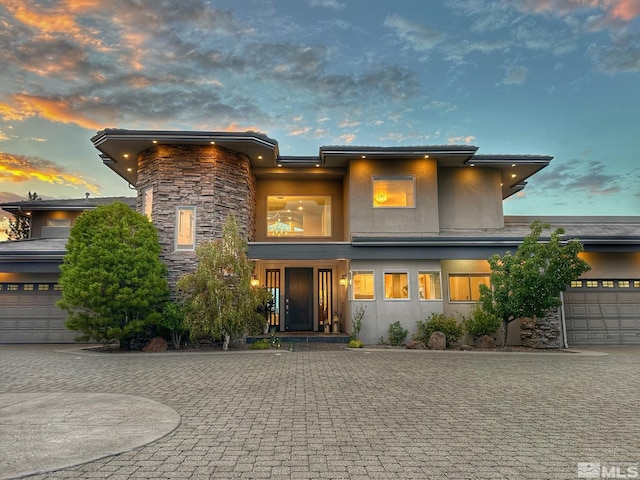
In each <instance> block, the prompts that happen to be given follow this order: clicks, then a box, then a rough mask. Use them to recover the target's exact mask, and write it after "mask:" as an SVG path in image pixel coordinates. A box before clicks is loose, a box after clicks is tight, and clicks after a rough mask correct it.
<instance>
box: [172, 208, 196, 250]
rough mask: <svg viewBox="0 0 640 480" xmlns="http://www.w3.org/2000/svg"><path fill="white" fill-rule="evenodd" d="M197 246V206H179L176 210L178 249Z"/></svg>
mask: <svg viewBox="0 0 640 480" xmlns="http://www.w3.org/2000/svg"><path fill="white" fill-rule="evenodd" d="M195 248H196V207H178V208H177V211H176V250H195Z"/></svg>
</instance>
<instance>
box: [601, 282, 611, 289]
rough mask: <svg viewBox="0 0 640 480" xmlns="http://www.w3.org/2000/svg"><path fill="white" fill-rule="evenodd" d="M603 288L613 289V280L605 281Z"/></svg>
mask: <svg viewBox="0 0 640 480" xmlns="http://www.w3.org/2000/svg"><path fill="white" fill-rule="evenodd" d="M602 286H603V287H604V288H613V280H603V281H602Z"/></svg>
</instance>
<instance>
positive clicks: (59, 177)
mask: <svg viewBox="0 0 640 480" xmlns="http://www.w3.org/2000/svg"><path fill="white" fill-rule="evenodd" d="M28 181H39V182H44V183H49V184H52V185H65V186H71V187H83V188H85V189H87V190H89V191H90V192H92V193H99V188H98V186H97V185H94V184H92V183H89V182H87V181H86V180H84V179H83V178H82V177H81V176H79V175H75V174H73V173H68V172H65V171H64V169H62V168H60V166H58V165H56V164H55V163H53V162H50V161H48V160H44V159H42V158H38V157H27V156H24V155H13V154H11V153H0V182H9V183H23V182H28Z"/></svg>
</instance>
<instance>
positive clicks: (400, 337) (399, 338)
mask: <svg viewBox="0 0 640 480" xmlns="http://www.w3.org/2000/svg"><path fill="white" fill-rule="evenodd" d="M387 333H388V334H389V343H390V344H391V345H393V346H394V347H397V346H400V345H402V344H403V343H404V340H405V339H406V338H407V335H409V330H405V329H404V328H402V325H401V324H400V321H399V320H398V321H395V322H393V323H392V324H391V325H389V330H387Z"/></svg>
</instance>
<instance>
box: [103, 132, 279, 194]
mask: <svg viewBox="0 0 640 480" xmlns="http://www.w3.org/2000/svg"><path fill="white" fill-rule="evenodd" d="M91 142H92V143H93V145H94V146H95V147H96V148H97V149H98V150H99V151H100V153H101V155H100V158H101V159H102V161H103V163H104V164H105V165H107V166H108V167H109V168H111V170H113V171H114V172H115V173H117V174H118V175H119V176H120V177H122V178H123V179H124V180H126V181H127V182H128V183H129V184H130V185H132V186H135V185H136V182H137V176H138V175H137V162H138V155H139V154H140V153H142V152H144V151H145V150H148V149H150V148H152V147H155V146H157V145H216V146H220V147H223V148H228V149H230V150H234V151H236V152H240V153H244V154H245V155H247V157H248V158H249V160H250V161H251V165H252V167H267V166H276V159H277V158H278V142H276V141H275V140H273V139H271V138H269V137H267V136H266V135H263V134H261V133H257V132H206V131H195V132H188V131H187V132H184V131H167V130H124V129H112V128H108V129H105V130H102V131H100V132H98V133H97V134H96V135H95V136H94V137H92V138H91Z"/></svg>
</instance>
